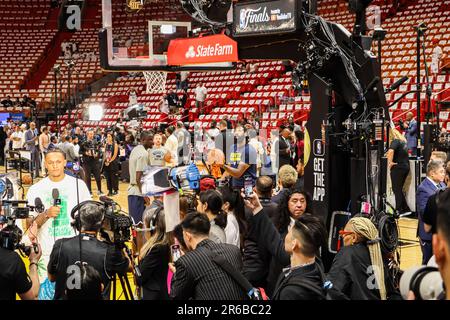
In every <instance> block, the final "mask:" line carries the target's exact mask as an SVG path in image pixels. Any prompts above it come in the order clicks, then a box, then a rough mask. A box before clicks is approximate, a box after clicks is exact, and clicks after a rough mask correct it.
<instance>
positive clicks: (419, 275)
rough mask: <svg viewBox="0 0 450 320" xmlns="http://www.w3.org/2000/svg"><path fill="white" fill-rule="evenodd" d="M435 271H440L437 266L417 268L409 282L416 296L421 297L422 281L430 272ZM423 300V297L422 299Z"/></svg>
mask: <svg viewBox="0 0 450 320" xmlns="http://www.w3.org/2000/svg"><path fill="white" fill-rule="evenodd" d="M433 271H439V269H438V268H436V267H431V266H426V267H423V268H420V269H419V270H417V271H416V272H415V273H414V274H413V275H412V277H411V281H410V284H409V290H411V291H412V292H414V295H415V296H416V297H420V282H421V281H422V279H423V278H424V277H425V276H426V275H427V274H428V273H429V272H433ZM420 300H422V299H420Z"/></svg>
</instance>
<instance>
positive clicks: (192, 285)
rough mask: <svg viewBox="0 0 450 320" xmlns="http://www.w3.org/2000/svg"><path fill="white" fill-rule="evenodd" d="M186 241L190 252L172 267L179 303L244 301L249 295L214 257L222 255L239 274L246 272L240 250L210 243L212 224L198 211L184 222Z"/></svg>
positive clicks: (176, 297) (174, 288)
mask: <svg viewBox="0 0 450 320" xmlns="http://www.w3.org/2000/svg"><path fill="white" fill-rule="evenodd" d="M181 226H182V228H183V238H184V241H185V243H186V246H187V247H188V249H189V250H190V252H188V253H186V254H185V255H184V256H182V257H181V258H179V259H178V260H177V261H176V262H175V264H174V265H173V264H170V268H171V270H172V271H173V273H174V276H173V279H172V290H171V292H170V295H171V297H172V298H173V299H176V300H188V299H193V300H243V299H245V297H246V293H245V292H244V290H243V289H242V288H241V287H240V286H239V284H238V283H237V282H236V281H235V280H234V279H233V278H232V277H231V276H230V275H229V274H228V273H226V272H225V271H224V270H223V269H222V268H221V267H220V266H219V265H217V264H216V263H215V262H214V261H213V260H212V258H211V256H212V255H214V254H215V255H219V256H221V257H223V258H224V259H226V260H227V261H228V262H229V263H230V264H231V265H232V266H234V267H235V268H236V270H237V271H239V272H240V271H241V270H242V258H241V253H240V251H239V248H238V247H236V246H233V245H229V244H223V243H221V244H218V243H215V242H213V241H211V240H209V239H208V238H209V229H210V227H211V224H210V222H209V220H208V218H207V216H206V215H204V214H201V213H198V212H195V213H190V214H188V215H186V217H185V218H184V220H183V222H182V223H181Z"/></svg>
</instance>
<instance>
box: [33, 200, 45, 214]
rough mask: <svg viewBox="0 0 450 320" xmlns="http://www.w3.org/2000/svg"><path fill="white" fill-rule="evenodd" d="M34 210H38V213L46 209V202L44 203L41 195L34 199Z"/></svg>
mask: <svg viewBox="0 0 450 320" xmlns="http://www.w3.org/2000/svg"><path fill="white" fill-rule="evenodd" d="M34 210H36V212H37V213H42V212H44V211H45V207H44V204H43V203H42V200H41V198H39V197H37V198H36V199H34Z"/></svg>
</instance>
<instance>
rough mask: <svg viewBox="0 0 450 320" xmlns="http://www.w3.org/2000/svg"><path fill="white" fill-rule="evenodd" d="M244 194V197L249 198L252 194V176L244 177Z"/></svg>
mask: <svg viewBox="0 0 450 320" xmlns="http://www.w3.org/2000/svg"><path fill="white" fill-rule="evenodd" d="M244 195H245V197H246V198H249V197H250V196H251V195H253V179H252V177H245V178H244Z"/></svg>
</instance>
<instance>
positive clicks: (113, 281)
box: [112, 274, 117, 300]
mask: <svg viewBox="0 0 450 320" xmlns="http://www.w3.org/2000/svg"><path fill="white" fill-rule="evenodd" d="M116 281H117V275H116V274H114V276H113V279H112V285H113V298H112V300H116V298H117V295H116V289H117V284H116Z"/></svg>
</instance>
